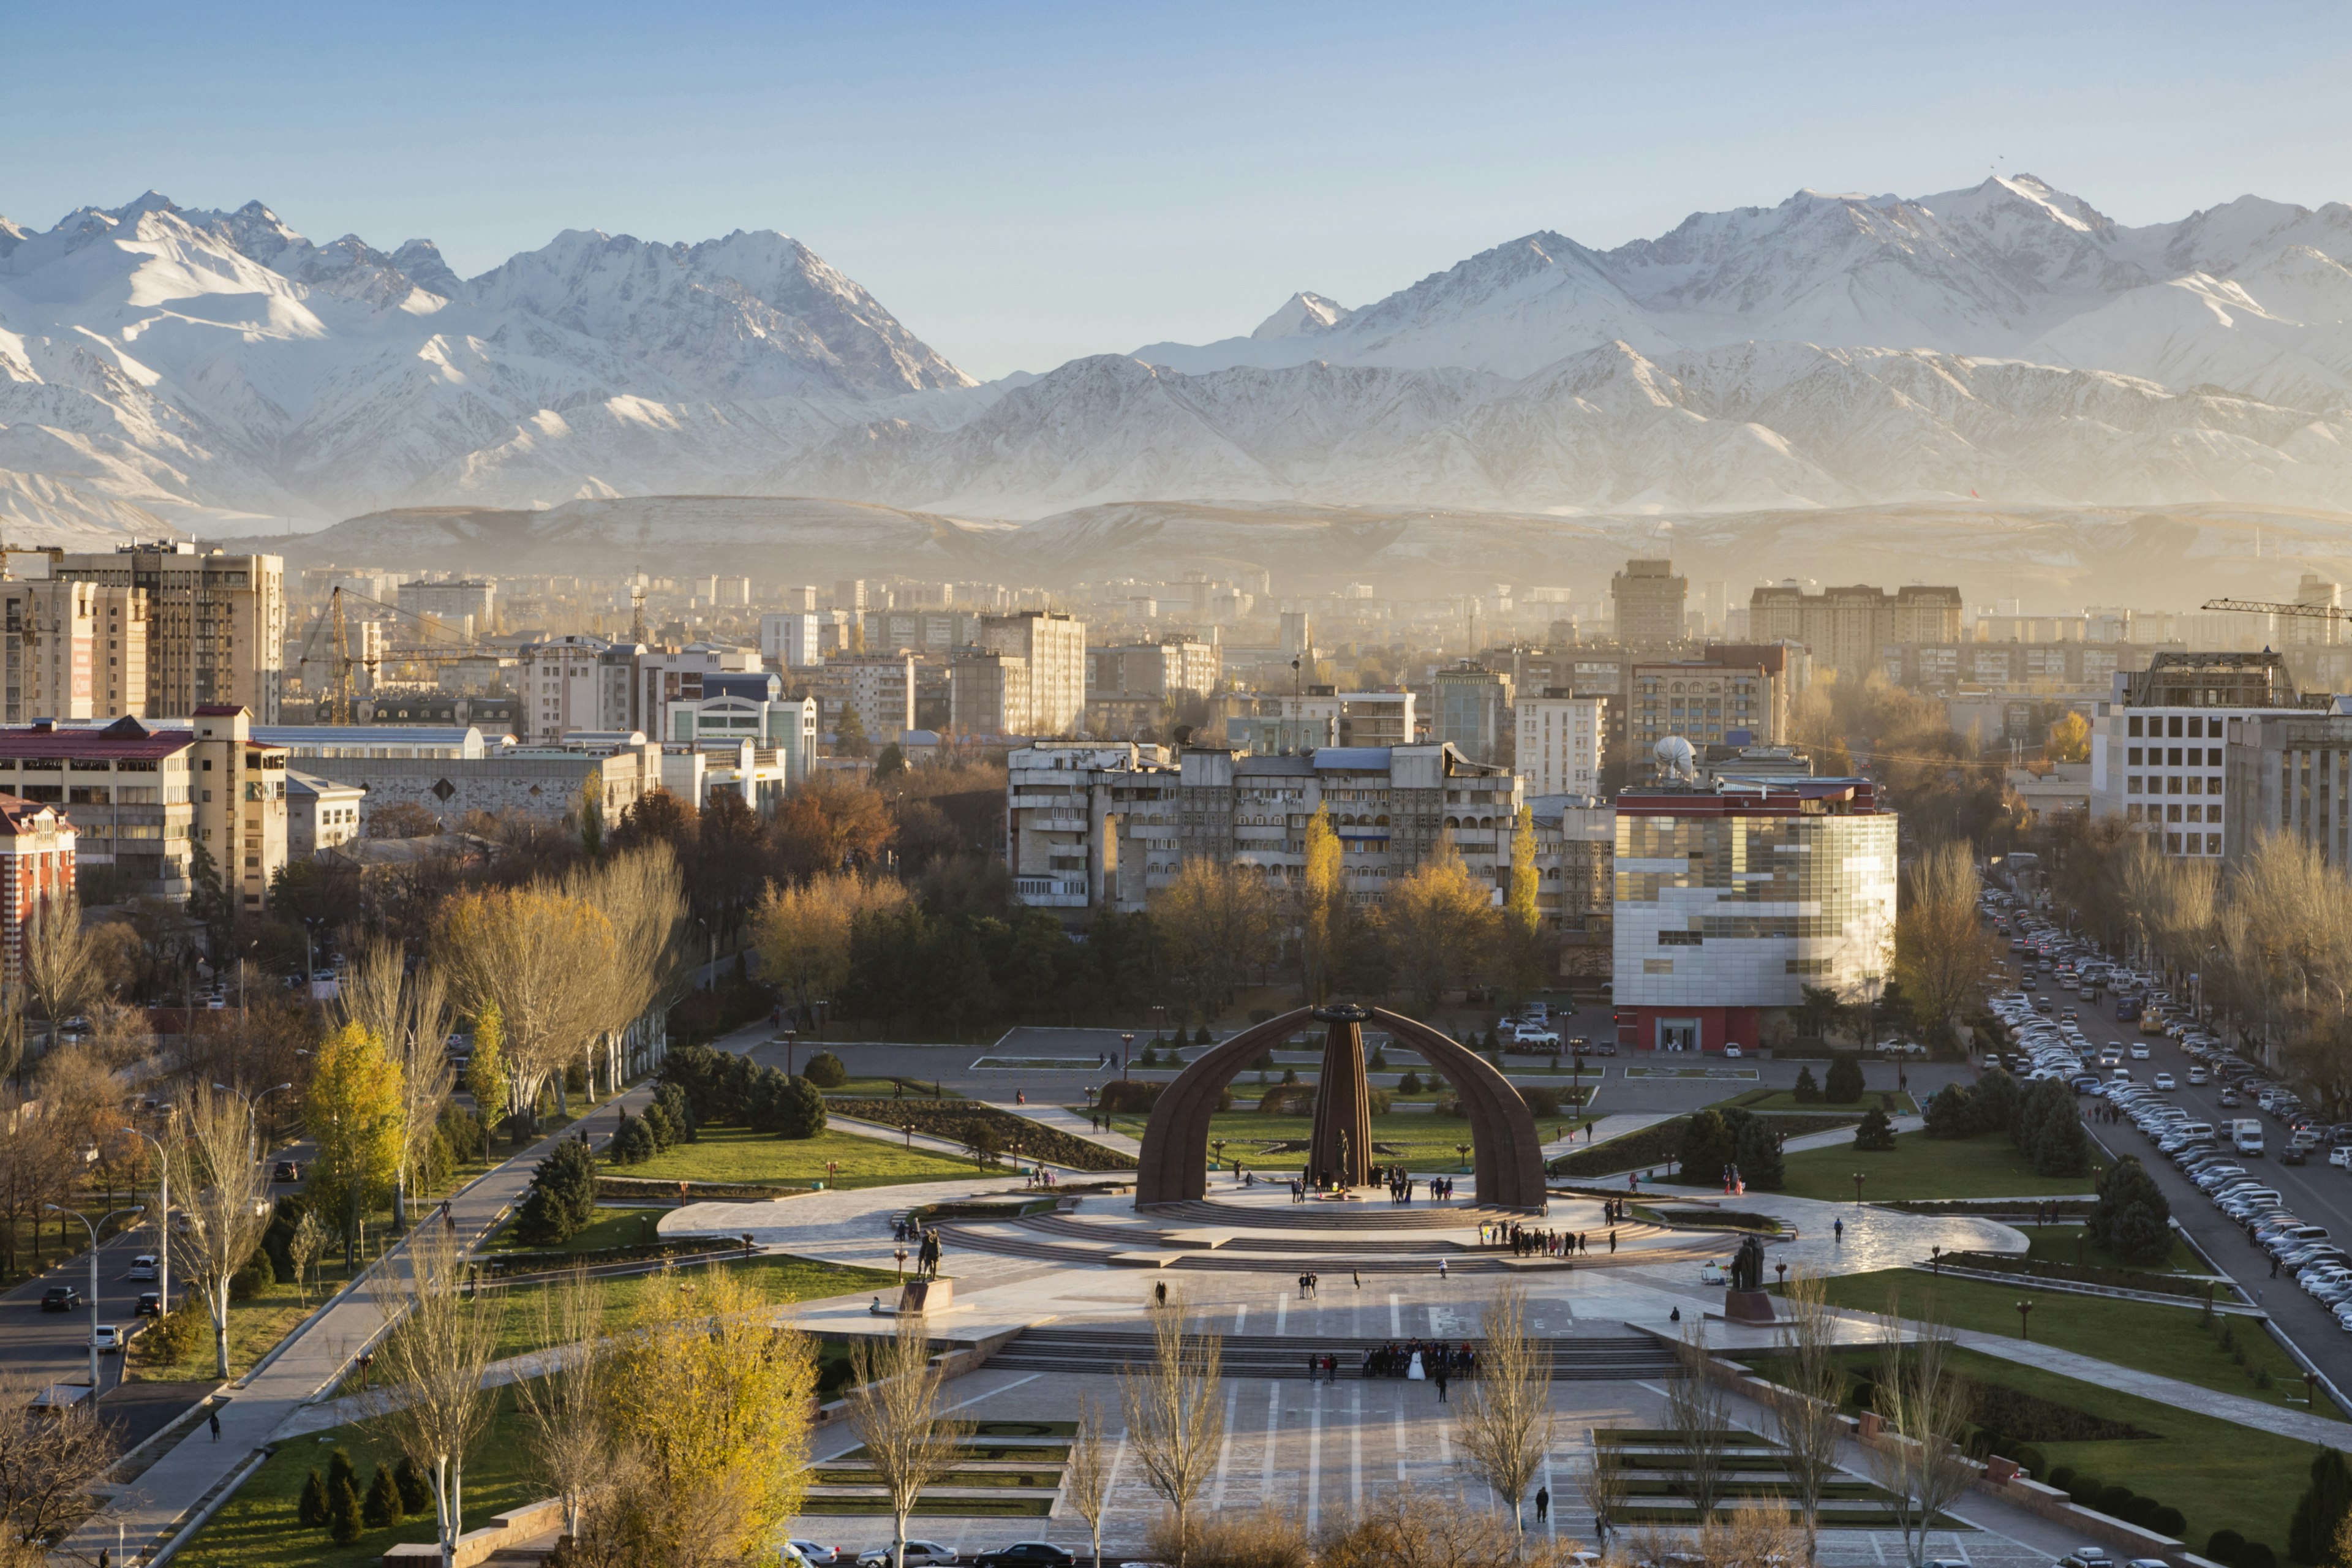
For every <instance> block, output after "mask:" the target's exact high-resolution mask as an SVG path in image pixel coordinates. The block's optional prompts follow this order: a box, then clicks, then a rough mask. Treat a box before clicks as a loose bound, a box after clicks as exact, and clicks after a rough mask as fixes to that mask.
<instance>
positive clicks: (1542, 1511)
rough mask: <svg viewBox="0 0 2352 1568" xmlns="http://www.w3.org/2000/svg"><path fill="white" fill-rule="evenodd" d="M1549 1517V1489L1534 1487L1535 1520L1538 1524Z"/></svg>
mask: <svg viewBox="0 0 2352 1568" xmlns="http://www.w3.org/2000/svg"><path fill="white" fill-rule="evenodd" d="M1550 1517H1551V1489H1550V1488H1549V1487H1538V1488H1537V1489H1536V1522H1537V1523H1538V1524H1541V1523H1543V1522H1544V1521H1546V1520H1548V1519H1549V1518H1550Z"/></svg>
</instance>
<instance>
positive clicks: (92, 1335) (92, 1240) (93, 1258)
mask: <svg viewBox="0 0 2352 1568" xmlns="http://www.w3.org/2000/svg"><path fill="white" fill-rule="evenodd" d="M41 1206H42V1207H43V1208H45V1209H47V1210H48V1211H49V1212H50V1213H52V1214H69V1215H73V1216H74V1218H76V1219H78V1220H79V1221H81V1227H82V1229H84V1230H86V1231H88V1232H89V1397H90V1402H91V1404H92V1405H93V1407H95V1405H96V1404H97V1400H98V1226H100V1225H104V1224H105V1223H106V1222H107V1221H108V1220H110V1219H112V1218H113V1217H114V1216H115V1215H119V1214H145V1213H146V1212H147V1205H145V1204H134V1205H131V1207H130V1208H127V1209H114V1210H112V1211H110V1212H109V1213H107V1214H103V1215H100V1216H99V1220H98V1225H92V1224H90V1223H89V1215H86V1214H84V1213H82V1212H81V1210H79V1209H69V1208H67V1207H65V1206H64V1205H61V1204H43V1205H41Z"/></svg>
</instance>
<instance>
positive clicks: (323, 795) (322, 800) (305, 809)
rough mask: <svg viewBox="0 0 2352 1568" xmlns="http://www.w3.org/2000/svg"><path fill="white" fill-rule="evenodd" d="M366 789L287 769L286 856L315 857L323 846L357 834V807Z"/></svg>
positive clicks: (297, 858)
mask: <svg viewBox="0 0 2352 1568" xmlns="http://www.w3.org/2000/svg"><path fill="white" fill-rule="evenodd" d="M366 799H367V791H366V790H365V789H364V788H362V786H360V785H358V784H336V783H334V782H333V781H331V780H329V779H322V778H320V777H319V775H318V774H316V773H305V772H303V771H302V770H301V769H300V768H294V767H289V768H288V769H287V770H286V858H288V859H289V860H315V859H317V858H318V857H319V852H320V850H322V849H332V848H334V847H336V846H337V845H341V844H349V843H350V842H351V841H352V839H354V838H357V837H359V836H360V809H361V805H362V803H363V802H364V801H365V800H366Z"/></svg>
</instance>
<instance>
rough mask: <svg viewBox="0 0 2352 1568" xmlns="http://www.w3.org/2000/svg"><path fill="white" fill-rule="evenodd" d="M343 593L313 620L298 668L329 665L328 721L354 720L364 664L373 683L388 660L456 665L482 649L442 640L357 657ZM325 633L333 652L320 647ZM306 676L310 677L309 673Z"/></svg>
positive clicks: (395, 609) (399, 612)
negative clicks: (358, 674) (359, 674)
mask: <svg viewBox="0 0 2352 1568" xmlns="http://www.w3.org/2000/svg"><path fill="white" fill-rule="evenodd" d="M343 595H344V590H343V589H342V588H341V587H340V586H338V587H337V588H336V589H335V590H334V592H333V593H331V594H330V595H328V597H327V613H326V614H325V615H323V616H320V617H319V618H318V619H317V620H315V621H313V622H311V623H310V636H308V637H304V638H303V639H302V651H301V654H300V655H299V658H298V661H297V668H300V669H302V670H304V671H306V672H307V671H308V670H309V669H310V666H311V665H312V664H314V663H319V662H322V661H323V662H325V663H326V664H328V665H329V666H330V668H331V674H330V678H329V689H330V692H331V699H332V700H331V703H330V705H329V709H328V712H329V718H328V722H329V723H331V724H348V723H350V722H351V721H352V697H353V696H354V695H355V689H356V687H357V684H358V683H357V681H356V680H355V679H354V674H355V672H356V671H357V670H358V669H360V668H362V667H364V668H366V669H367V671H368V675H369V679H370V684H373V679H374V676H375V672H376V671H377V670H378V669H379V668H382V666H383V663H384V662H385V661H387V660H389V661H391V662H393V663H395V664H455V663H457V661H458V660H459V659H464V658H474V657H476V656H477V655H478V654H479V653H480V652H481V649H479V648H478V647H474V646H472V645H471V644H469V643H457V644H451V643H442V644H439V645H436V646H426V647H387V648H379V649H377V650H376V651H375V652H374V653H373V654H372V655H367V656H362V657H354V656H353V654H352V647H351V634H350V628H349V626H347V625H346V623H345V621H344V619H343ZM351 596H352V598H354V599H356V600H358V601H359V602H360V603H361V604H363V605H374V606H375V607H376V608H378V609H381V610H390V611H391V612H392V613H393V614H394V615H395V616H404V617H406V618H407V619H409V620H412V621H416V622H417V624H418V625H419V626H425V622H424V621H423V620H422V618H421V617H419V616H414V615H411V614H410V613H409V612H408V611H406V610H404V609H402V608H400V607H399V606H398V605H387V604H385V603H384V602H383V600H381V599H371V598H369V597H368V596H367V595H364V594H353V595H351ZM426 629H428V630H429V629H430V628H429V627H427V628H426ZM322 634H324V635H328V636H331V638H332V642H333V646H332V650H331V652H321V651H320V648H319V646H318V644H319V638H320V636H321V635H322ZM305 679H306V680H307V679H308V676H307V674H306V676H305Z"/></svg>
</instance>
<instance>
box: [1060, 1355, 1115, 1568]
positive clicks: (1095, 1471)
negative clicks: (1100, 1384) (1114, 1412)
mask: <svg viewBox="0 0 2352 1568" xmlns="http://www.w3.org/2000/svg"><path fill="white" fill-rule="evenodd" d="M1112 1463H1113V1456H1112V1453H1111V1447H1110V1444H1109V1443H1108V1441H1107V1440H1106V1439H1105V1437H1104V1435H1103V1423H1102V1407H1101V1406H1100V1405H1097V1404H1096V1403H1095V1402H1094V1400H1093V1399H1092V1397H1090V1396H1089V1395H1087V1394H1079V1395H1078V1429H1077V1432H1076V1435H1075V1436H1072V1437H1071V1439H1070V1460H1069V1468H1067V1469H1066V1470H1065V1471H1064V1472H1063V1479H1062V1495H1063V1496H1064V1497H1066V1498H1068V1499H1069V1500H1070V1506H1071V1507H1072V1508H1074V1509H1076V1510H1078V1517H1079V1518H1080V1519H1083V1520H1085V1521H1087V1530H1088V1531H1092V1532H1093V1536H1094V1552H1093V1555H1092V1556H1091V1557H1090V1558H1089V1559H1088V1562H1089V1563H1092V1564H1093V1568H1102V1521H1103V1514H1104V1512H1105V1511H1106V1510H1108V1509H1109V1507H1110V1470H1111V1465H1112Z"/></svg>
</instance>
